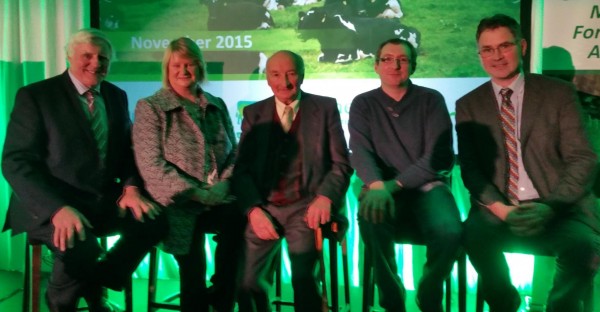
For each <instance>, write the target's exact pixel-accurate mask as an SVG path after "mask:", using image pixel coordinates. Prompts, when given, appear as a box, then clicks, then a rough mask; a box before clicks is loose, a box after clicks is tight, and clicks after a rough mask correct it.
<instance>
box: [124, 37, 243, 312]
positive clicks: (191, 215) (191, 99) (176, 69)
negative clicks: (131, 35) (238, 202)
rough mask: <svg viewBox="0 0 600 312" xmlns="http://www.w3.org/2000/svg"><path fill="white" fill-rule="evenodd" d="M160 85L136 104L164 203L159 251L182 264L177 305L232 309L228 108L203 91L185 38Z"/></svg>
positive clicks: (234, 268) (152, 177) (237, 222)
mask: <svg viewBox="0 0 600 312" xmlns="http://www.w3.org/2000/svg"><path fill="white" fill-rule="evenodd" d="M162 66H163V88H162V89H160V90H158V91H157V92H156V93H155V94H154V95H152V96H150V97H147V98H144V99H141V100H139V102H138V103H137V107H136V110H135V122H134V125H133V144H134V152H135V157H136V162H137V165H138V167H139V171H140V174H141V176H142V178H143V179H144V182H145V186H146V189H147V190H148V192H149V193H150V195H151V196H152V197H153V198H154V200H155V201H157V202H158V203H159V204H161V205H162V206H163V207H164V211H165V212H166V215H167V218H168V220H169V227H170V228H169V234H168V235H167V238H166V239H165V241H164V242H163V250H164V251H166V252H169V253H172V254H173V255H175V259H176V260H177V263H178V264H179V271H180V284H181V311H194V312H196V311H208V305H209V303H210V304H212V305H213V306H214V307H215V309H216V310H218V311H233V306H234V302H235V291H234V290H235V289H237V285H238V275H239V268H240V264H239V261H240V260H239V259H240V258H241V256H242V242H243V240H242V235H243V230H244V222H245V218H244V216H243V214H241V213H238V212H237V211H236V210H235V209H234V208H233V207H234V206H233V205H232V201H233V198H232V196H231V195H230V194H229V182H228V178H229V177H230V175H231V172H232V170H233V164H234V160H235V153H236V148H237V143H236V139H235V135H234V132H233V126H232V124H231V118H230V117H229V113H228V111H227V107H226V106H225V103H224V102H223V100H222V99H221V98H218V97H215V96H213V95H211V94H210V93H207V92H205V91H203V90H202V89H201V88H200V86H199V84H200V82H202V81H203V79H204V76H205V74H204V61H203V57H202V54H201V52H200V49H199V48H198V46H197V45H196V44H195V43H194V42H193V41H192V40H190V39H189V38H178V39H175V40H173V41H172V42H171V43H170V44H169V47H168V48H167V50H166V52H165V55H164V58H163V65H162ZM207 232H210V233H214V232H216V233H217V238H218V245H217V250H216V257H215V262H216V263H215V265H216V272H215V275H214V276H213V278H212V282H213V286H214V287H212V288H211V291H209V290H207V287H206V281H205V276H206V256H205V251H204V244H205V235H204V234H205V233H207Z"/></svg>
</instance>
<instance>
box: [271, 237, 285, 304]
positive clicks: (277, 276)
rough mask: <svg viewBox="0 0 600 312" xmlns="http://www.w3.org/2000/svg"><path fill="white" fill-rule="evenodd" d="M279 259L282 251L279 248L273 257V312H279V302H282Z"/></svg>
mask: <svg viewBox="0 0 600 312" xmlns="http://www.w3.org/2000/svg"><path fill="white" fill-rule="evenodd" d="M282 248H283V247H282ZM281 257H282V251H281V248H280V249H279V253H278V255H277V256H275V298H276V299H275V301H274V302H273V303H274V304H275V311H277V312H281V302H282V301H283V298H282V296H281V279H282V275H283V274H282V272H281V270H282V265H281Z"/></svg>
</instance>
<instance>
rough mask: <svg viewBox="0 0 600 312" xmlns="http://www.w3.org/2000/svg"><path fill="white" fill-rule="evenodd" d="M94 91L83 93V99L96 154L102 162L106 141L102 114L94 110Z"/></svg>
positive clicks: (98, 110)
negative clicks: (86, 106)
mask: <svg viewBox="0 0 600 312" xmlns="http://www.w3.org/2000/svg"><path fill="white" fill-rule="evenodd" d="M94 92H95V91H94V90H92V89H89V90H87V91H86V92H85V98H86V100H87V104H88V110H89V111H90V124H91V126H92V132H93V133H94V138H95V139H96V144H97V146H98V152H99V153H100V159H102V160H104V158H105V157H106V146H107V141H108V136H107V134H108V133H107V131H106V130H107V129H106V125H105V124H104V123H103V121H102V112H101V110H100V109H96V105H95V100H94Z"/></svg>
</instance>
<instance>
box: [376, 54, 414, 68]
mask: <svg viewBox="0 0 600 312" xmlns="http://www.w3.org/2000/svg"><path fill="white" fill-rule="evenodd" d="M377 61H378V62H380V63H383V64H386V65H391V64H394V65H396V64H398V63H400V65H402V66H405V65H408V64H410V59H409V58H408V57H399V58H395V57H391V56H384V57H380V58H378V59H377Z"/></svg>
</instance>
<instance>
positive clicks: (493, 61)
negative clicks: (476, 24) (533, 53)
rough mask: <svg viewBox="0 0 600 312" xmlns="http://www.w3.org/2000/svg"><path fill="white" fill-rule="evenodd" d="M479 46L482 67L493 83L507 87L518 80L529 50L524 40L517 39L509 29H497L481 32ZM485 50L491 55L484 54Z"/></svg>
mask: <svg viewBox="0 0 600 312" xmlns="http://www.w3.org/2000/svg"><path fill="white" fill-rule="evenodd" d="M477 45H478V48H479V51H480V54H479V58H480V60H481V65H482V66H483V69H484V70H485V71H486V72H487V73H488V75H490V77H491V79H492V81H494V82H495V83H497V84H499V85H501V86H503V87H506V86H508V85H509V84H510V83H511V82H512V81H513V80H514V79H516V77H517V75H518V74H519V72H520V71H521V60H522V56H523V55H525V51H526V50H527V42H526V41H525V40H524V39H517V38H515V36H514V35H513V34H512V33H511V32H510V30H509V29H508V28H507V27H497V28H492V29H486V30H484V31H483V32H481V35H480V36H479V40H478V41H477ZM485 50H488V51H489V50H492V53H491V55H485V54H483V53H482V51H485Z"/></svg>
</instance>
